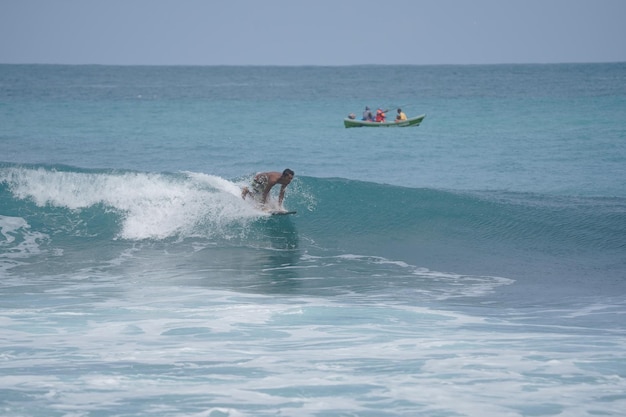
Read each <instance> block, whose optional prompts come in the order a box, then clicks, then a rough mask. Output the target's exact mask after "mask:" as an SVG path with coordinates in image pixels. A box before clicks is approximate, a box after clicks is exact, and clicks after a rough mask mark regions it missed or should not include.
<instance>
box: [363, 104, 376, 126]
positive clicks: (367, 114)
mask: <svg viewBox="0 0 626 417" xmlns="http://www.w3.org/2000/svg"><path fill="white" fill-rule="evenodd" d="M361 120H365V121H366V122H373V121H374V115H373V114H372V111H371V110H370V108H369V107H368V106H365V111H364V112H363V118H362V119H361Z"/></svg>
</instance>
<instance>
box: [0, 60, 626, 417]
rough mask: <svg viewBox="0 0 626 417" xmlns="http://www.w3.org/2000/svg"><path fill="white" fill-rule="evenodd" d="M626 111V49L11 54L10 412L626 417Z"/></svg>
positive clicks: (2, 289) (3, 321) (0, 360)
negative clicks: (338, 60)
mask: <svg viewBox="0 0 626 417" xmlns="http://www.w3.org/2000/svg"><path fill="white" fill-rule="evenodd" d="M366 105H369V106H370V107H373V108H377V107H383V108H384V109H387V108H389V109H390V112H389V115H390V117H393V116H392V115H393V114H395V109H396V108H397V107H402V109H403V110H404V112H405V113H406V114H407V115H408V116H409V117H410V116H414V115H417V114H422V113H426V115H427V116H426V118H425V119H424V122H423V123H422V125H421V126H419V127H416V128H398V129H372V128H355V129H345V128H344V127H343V123H342V119H343V118H344V117H346V116H347V114H348V113H356V114H359V115H360V113H361V112H362V111H363V109H364V107H365V106H366ZM625 121H626V64H623V63H616V64H568V65H495V66H354V67H108V66H48V65H0V415H2V416H9V417H17V416H42V417H43V416H45V417H49V416H63V417H95V416H197V417H226V416H230V417H244V416H245V417H248V416H250V417H257V416H311V417H313V416H315V417H321V416H327V417H331V416H333V417H335V416H364V417H367V416H371V417H384V416H429V417H452V416H480V417H496V416H497V417H501V416H505V417H517V416H533V417H535V416H568V417H569V416H622V415H623V410H625V409H626V326H625V325H624V323H626V317H625V313H626V297H625V296H626V181H624V179H625V178H626V128H625V126H626V124H625ZM285 168H291V169H293V170H294V171H295V172H296V177H295V179H294V181H293V182H292V184H290V185H289V187H288V188H287V192H286V198H285V204H284V205H285V208H287V209H289V210H296V211H297V214H295V215H292V216H270V215H268V214H267V213H265V212H263V211H260V210H259V209H258V208H257V207H255V206H253V205H252V204H251V203H250V202H248V201H244V200H243V199H242V198H241V187H243V186H245V185H247V184H249V182H250V180H251V178H252V176H253V175H254V174H255V173H256V172H259V171H265V170H275V171H282V170H283V169H285ZM272 198H273V203H272V204H274V205H275V204H276V198H277V190H274V192H273V194H272Z"/></svg>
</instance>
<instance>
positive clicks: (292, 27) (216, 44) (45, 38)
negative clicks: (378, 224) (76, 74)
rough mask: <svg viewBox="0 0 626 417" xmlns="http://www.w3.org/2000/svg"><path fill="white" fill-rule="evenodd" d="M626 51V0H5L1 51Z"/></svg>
mask: <svg viewBox="0 0 626 417" xmlns="http://www.w3.org/2000/svg"><path fill="white" fill-rule="evenodd" d="M615 61H621V62H624V61H626V0H515V1H514V0H428V1H426V0H394V1H380V0H378V1H372V0H361V1H354V0H314V1H302V0H221V1H218V0H0V63H52V64H121V65H134V64H145V65H161V64H163V65H170V64H172V65H351V64H492V63H552V62H615Z"/></svg>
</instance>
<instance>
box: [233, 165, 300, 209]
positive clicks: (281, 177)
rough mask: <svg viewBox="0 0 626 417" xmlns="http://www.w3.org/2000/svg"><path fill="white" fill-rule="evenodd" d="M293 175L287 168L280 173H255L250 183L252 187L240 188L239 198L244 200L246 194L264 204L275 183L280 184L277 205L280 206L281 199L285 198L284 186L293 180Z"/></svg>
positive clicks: (281, 204)
mask: <svg viewBox="0 0 626 417" xmlns="http://www.w3.org/2000/svg"><path fill="white" fill-rule="evenodd" d="M294 175H295V174H294V172H293V171H292V170H290V169H289V168H287V169H285V170H284V171H283V172H282V174H281V173H280V172H276V171H271V172H261V173H259V174H256V175H255V176H254V178H253V179H252V183H251V184H250V188H252V189H250V188H249V187H243V190H241V198H243V199H244V200H245V199H246V197H247V196H248V195H251V196H252V198H254V199H255V200H257V201H260V202H261V204H265V203H267V197H268V196H269V194H270V190H271V189H272V187H273V186H275V185H276V184H280V185H281V187H280V193H279V194H278V205H279V206H280V207H281V208H282V206H283V199H284V198H285V188H287V186H288V185H289V183H290V182H291V180H293V177H294Z"/></svg>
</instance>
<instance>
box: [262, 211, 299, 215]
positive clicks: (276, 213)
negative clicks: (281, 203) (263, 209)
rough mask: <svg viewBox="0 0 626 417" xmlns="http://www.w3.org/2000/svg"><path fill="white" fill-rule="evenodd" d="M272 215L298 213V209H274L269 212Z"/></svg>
mask: <svg viewBox="0 0 626 417" xmlns="http://www.w3.org/2000/svg"><path fill="white" fill-rule="evenodd" d="M269 213H270V214H271V215H272V216H284V215H286V214H296V213H297V212H296V211H283V210H272V211H270V212H269Z"/></svg>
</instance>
